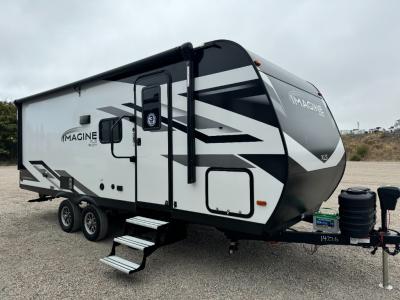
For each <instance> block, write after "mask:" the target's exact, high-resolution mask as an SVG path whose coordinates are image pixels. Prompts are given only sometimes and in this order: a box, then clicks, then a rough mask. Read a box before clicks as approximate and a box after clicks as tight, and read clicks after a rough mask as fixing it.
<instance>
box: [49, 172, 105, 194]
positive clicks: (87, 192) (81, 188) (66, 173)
mask: <svg viewBox="0 0 400 300" xmlns="http://www.w3.org/2000/svg"><path fill="white" fill-rule="evenodd" d="M56 172H57V173H58V174H59V175H60V176H66V177H72V178H74V185H75V186H76V187H77V188H78V189H80V190H81V191H82V192H84V193H85V194H86V195H90V196H97V195H96V193H94V192H92V191H91V190H90V189H88V188H87V187H86V186H84V185H83V184H82V183H81V182H80V181H78V180H77V179H76V178H75V177H74V176H72V175H70V174H69V173H68V172H67V171H65V170H56Z"/></svg>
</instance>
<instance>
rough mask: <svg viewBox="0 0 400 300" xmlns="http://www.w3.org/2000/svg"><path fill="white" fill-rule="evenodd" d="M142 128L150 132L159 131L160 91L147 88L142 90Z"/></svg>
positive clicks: (158, 87) (156, 87)
mask: <svg viewBox="0 0 400 300" xmlns="http://www.w3.org/2000/svg"><path fill="white" fill-rule="evenodd" d="M142 103H143V107H142V108H143V110H142V128H143V130H147V131H152V130H159V129H161V89H160V86H149V87H145V88H143V90H142Z"/></svg>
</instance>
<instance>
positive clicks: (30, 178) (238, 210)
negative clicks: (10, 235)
mask: <svg viewBox="0 0 400 300" xmlns="http://www.w3.org/2000/svg"><path fill="white" fill-rule="evenodd" d="M15 103H16V105H17V108H18V149H19V156H18V168H19V170H20V187H21V188H23V189H27V190H31V191H34V192H37V193H38V194H39V197H38V199H35V200H33V201H46V200H50V199H53V198H66V199H65V200H63V201H62V202H61V204H60V207H59V222H60V226H61V228H62V229H63V230H64V231H66V232H73V231H76V230H79V229H82V231H83V233H84V234H85V236H86V238H88V239H89V240H91V241H96V240H100V239H102V238H104V237H105V236H106V235H107V232H108V215H109V214H110V213H114V214H120V213H130V214H132V217H131V218H128V219H127V220H126V223H127V224H126V229H125V234H124V235H123V236H121V237H116V238H115V239H114V242H113V247H112V251H111V254H110V255H109V256H108V257H105V258H103V259H101V261H102V262H104V263H106V264H108V265H110V266H112V267H114V268H116V269H118V270H120V271H123V272H125V273H129V274H130V273H133V272H136V271H138V270H141V269H143V267H144V264H145V260H146V257H147V256H148V255H150V254H151V252H153V251H154V250H155V249H156V248H157V247H158V246H160V245H162V244H167V243H169V242H173V241H175V240H178V239H180V238H182V237H183V234H180V232H183V231H184V230H181V229H182V228H184V226H185V224H188V223H196V224H204V225H209V226H213V227H215V228H218V229H219V230H221V231H223V232H224V233H225V234H226V235H227V237H228V238H229V239H230V240H231V244H230V245H231V246H230V248H229V250H230V252H233V251H234V250H236V248H237V240H239V239H260V240H271V239H272V240H284V239H286V240H288V241H289V240H290V241H293V242H295V240H296V239H294V238H293V235H290V234H289V233H287V229H288V228H290V227H291V226H292V225H294V224H296V223H298V222H299V221H301V220H306V219H309V217H310V216H311V217H312V214H313V213H315V212H317V211H318V210H319V208H320V207H321V204H322V203H323V202H324V201H326V200H327V199H328V198H329V197H330V195H331V194H332V193H333V191H334V190H335V189H336V187H337V185H338V183H339V181H340V180H341V178H342V175H343V172H344V169H345V164H346V156H345V150H344V147H343V143H342V140H341V137H340V134H339V131H338V128H337V126H336V124H335V121H334V119H333V117H332V114H331V112H330V110H329V108H328V105H327V104H326V102H325V100H324V98H323V96H322V95H321V93H320V92H319V91H318V89H317V88H316V87H315V86H314V85H313V84H311V83H310V82H308V81H305V80H303V79H301V78H299V77H297V76H295V75H293V74H291V73H289V72H287V71H285V70H283V69H282V68H280V67H278V66H276V65H274V64H272V63H271V62H269V61H268V60H266V59H264V58H262V57H260V56H258V55H256V54H254V53H252V52H250V51H248V50H246V49H244V48H243V47H242V46H240V45H239V44H237V43H234V42H232V41H227V40H217V41H213V42H209V43H205V44H204V45H201V46H199V47H192V45H191V44H190V43H187V44H184V45H182V46H180V47H176V48H174V49H171V50H168V51H165V52H162V53H160V54H157V55H154V56H151V57H149V58H145V59H142V60H139V61H137V62H134V63H131V64H128V65H125V66H122V67H120V68H117V69H113V70H111V71H107V72H104V73H101V74H98V75H96V76H93V77H89V78H86V79H83V80H80V81H76V82H74V83H71V84H67V85H64V86H62V87H59V88H55V89H53V90H50V91H46V92H43V93H40V94H36V95H33V96H29V97H26V98H23V99H19V100H16V101H15ZM131 227H132V228H133V229H135V228H137V227H144V228H148V229H149V230H153V231H154V232H155V238H154V239H145V238H143V237H141V236H134V235H133V234H132V230H131ZM282 234H284V235H282ZM289 235H290V236H289ZM333 235H334V234H333V233H331V234H330V235H329V234H328V235H325V240H324V239H321V237H320V236H314V237H313V238H318V239H320V240H319V242H317V241H316V240H313V241H312V243H322V244H329V243H331V244H349V243H350V242H349V239H346V238H345V239H343V238H337V237H334V238H332V236H333ZM327 237H328V238H327ZM340 237H342V236H340ZM306 239H307V238H306ZM301 240H302V242H307V241H306V240H305V239H301ZM297 242H299V239H297ZM308 242H311V241H310V240H309V241H308ZM358 244H360V245H361V243H358ZM120 245H125V246H128V247H131V248H134V249H138V250H141V251H143V252H144V255H143V261H142V263H140V264H136V263H132V262H130V261H128V260H126V259H124V258H121V257H119V256H116V255H115V249H116V247H117V246H120ZM363 245H364V246H365V243H364V244H363Z"/></svg>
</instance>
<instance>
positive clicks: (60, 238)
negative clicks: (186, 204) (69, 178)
mask: <svg viewBox="0 0 400 300" xmlns="http://www.w3.org/2000/svg"><path fill="white" fill-rule="evenodd" d="M17 175H18V174H17V171H16V169H15V167H0V254H1V257H0V299H9V298H18V299H33V298H40V299H57V298H63V299H67V298H76V297H78V296H79V297H85V298H86V299H95V298H102V299H106V298H119V299H124V298H130V299H132V298H133V299H135V298H140V299H152V298H164V299H176V298H184V299H188V298H193V299H204V298H213V299H226V298H230V299H243V298H248V299H261V298H262V299H265V298H274V299H288V298H290V299H302V298H307V299H325V298H330V299H343V298H345V299H348V298H357V299H363V298H368V299H370V298H376V299H382V298H389V297H390V298H392V299H395V298H397V299H400V272H399V270H400V256H398V257H395V258H392V257H390V274H391V283H392V285H393V286H394V287H395V289H394V290H393V291H390V292H389V291H385V290H382V289H379V288H378V283H379V282H380V280H381V255H380V253H377V255H375V256H371V255H370V254H369V250H366V249H362V248H352V247H339V246H338V247H336V246H335V247H334V246H325V247H320V248H319V250H318V252H316V253H315V254H314V255H311V254H310V247H309V246H304V245H301V244H298V245H296V244H285V243H280V244H271V243H266V242H255V241H243V242H241V244H240V249H239V251H238V252H237V253H236V254H235V255H233V256H229V255H228V251H227V246H228V243H227V240H226V239H225V238H224V236H223V234H221V233H219V232H218V231H216V230H213V229H211V228H207V227H203V226H191V227H190V228H189V236H188V238H187V239H186V240H184V241H181V242H179V243H176V244H173V245H170V246H166V247H164V248H161V249H159V250H157V251H156V252H155V253H154V254H153V255H152V256H151V257H150V258H149V260H148V264H147V266H146V269H145V270H144V271H141V272H139V273H137V274H134V275H133V276H125V275H123V274H122V273H120V272H117V271H114V270H112V269H111V268H108V267H106V266H103V265H102V264H100V263H99V261H98V260H99V258H101V257H104V256H105V255H107V254H108V252H109V251H110V245H111V238H108V239H107V240H105V241H102V242H99V243H92V242H89V241H87V240H86V239H85V238H84V236H83V234H82V233H73V234H67V233H64V232H63V231H61V229H60V228H59V226H58V222H57V208H58V204H59V201H53V202H44V203H34V204H29V203H27V202H26V201H27V200H29V199H32V198H34V197H35V194H34V193H31V192H27V191H24V190H20V189H19V188H18V183H17V178H18V176H17ZM381 184H394V185H396V184H397V185H399V184H400V163H374V162H362V163H349V164H348V166H347V171H346V174H345V177H344V179H343V181H342V183H341V185H340V186H339V188H338V190H337V191H336V192H335V194H334V195H333V196H332V198H331V199H330V200H329V202H327V203H326V204H325V206H328V207H335V206H337V204H336V203H337V200H336V199H337V198H336V197H337V194H338V191H339V190H340V189H341V188H345V187H349V186H354V185H365V186H369V187H371V188H374V189H376V188H377V187H378V186H379V185H381ZM392 223H393V225H395V226H394V228H398V229H400V218H399V210H398V211H397V212H396V213H395V214H393V213H392ZM112 225H113V226H112V227H113V228H112V233H111V235H114V234H117V233H118V231H119V230H120V227H121V224H118V223H115V222H114V223H113V224H112ZM130 254H131V253H130ZM131 255H132V254H131ZM133 255H135V254H133Z"/></svg>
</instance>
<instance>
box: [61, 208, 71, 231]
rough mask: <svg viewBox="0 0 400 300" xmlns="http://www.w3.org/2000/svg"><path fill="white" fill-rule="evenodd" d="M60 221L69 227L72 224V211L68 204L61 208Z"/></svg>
mask: <svg viewBox="0 0 400 300" xmlns="http://www.w3.org/2000/svg"><path fill="white" fill-rule="evenodd" d="M61 223H62V224H63V225H64V226H65V227H69V226H71V224H72V213H71V210H70V209H69V207H68V206H64V207H63V208H62V209H61Z"/></svg>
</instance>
